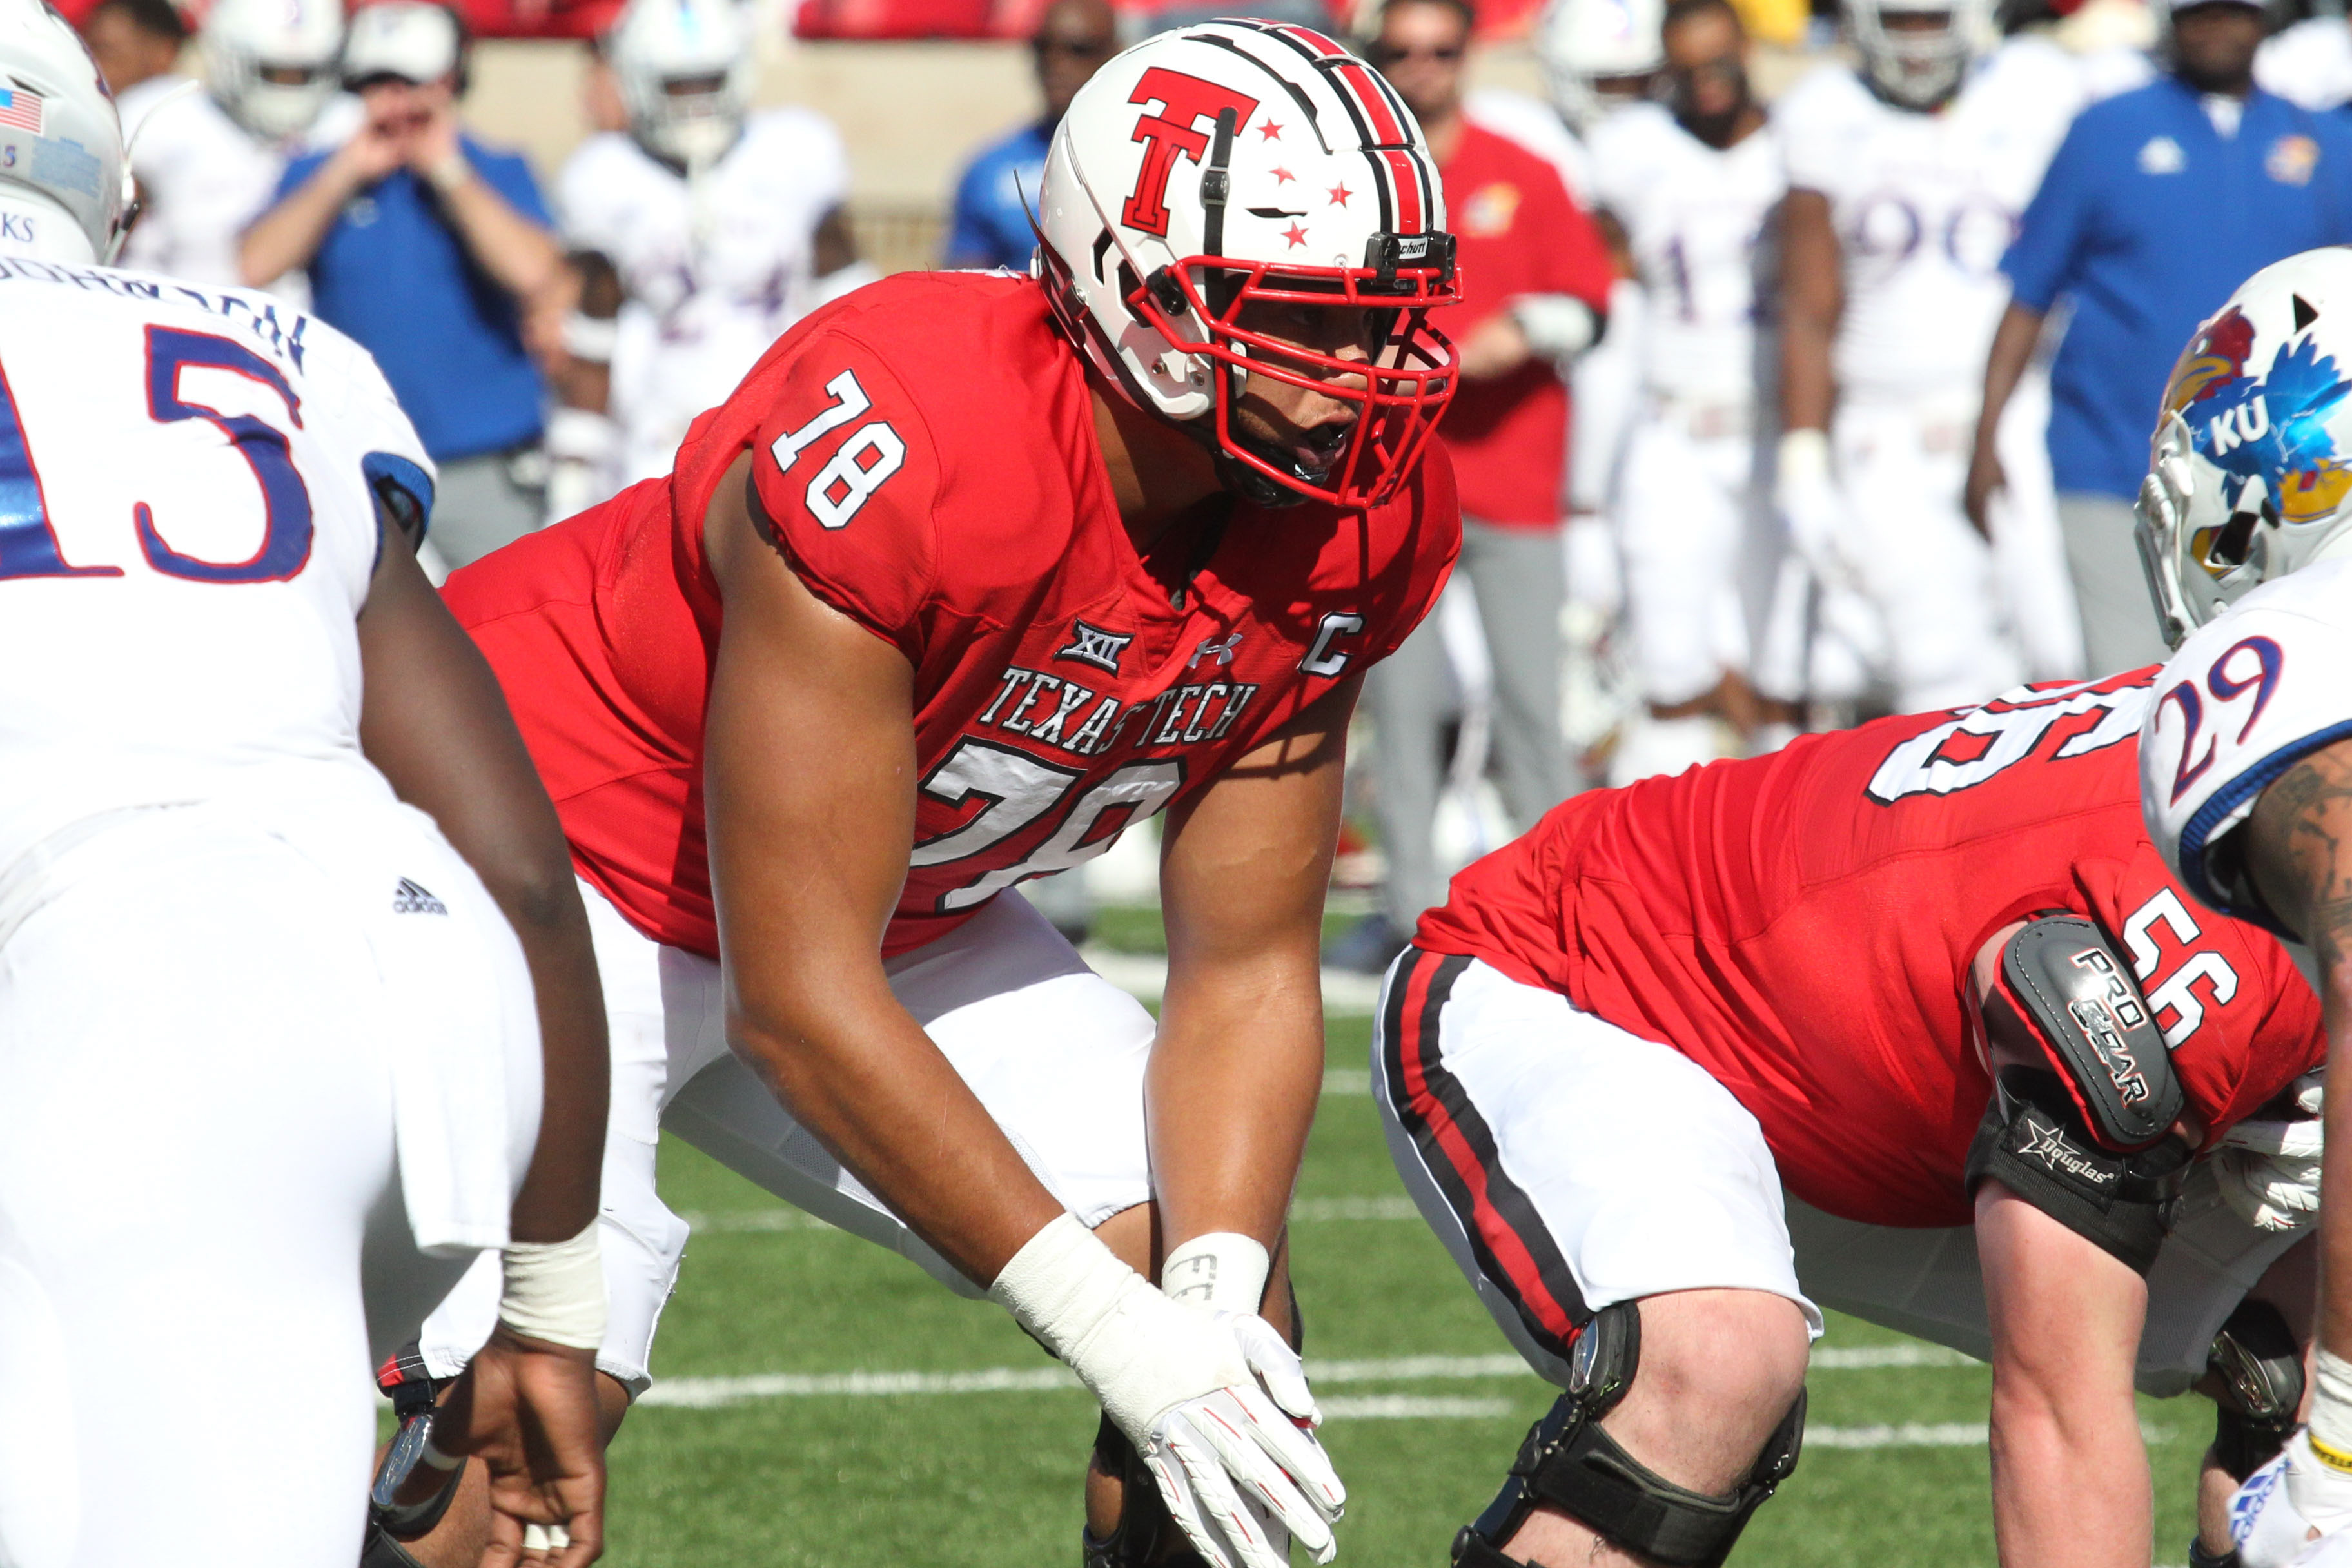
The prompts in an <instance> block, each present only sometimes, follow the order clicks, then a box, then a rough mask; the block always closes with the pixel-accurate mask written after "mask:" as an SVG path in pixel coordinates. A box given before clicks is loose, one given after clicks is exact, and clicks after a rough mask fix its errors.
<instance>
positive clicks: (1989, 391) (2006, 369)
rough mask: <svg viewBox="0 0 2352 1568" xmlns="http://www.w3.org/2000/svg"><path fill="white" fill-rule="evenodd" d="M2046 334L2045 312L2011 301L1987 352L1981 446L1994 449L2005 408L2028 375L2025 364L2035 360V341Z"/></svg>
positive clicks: (1979, 433)
mask: <svg viewBox="0 0 2352 1568" xmlns="http://www.w3.org/2000/svg"><path fill="white" fill-rule="evenodd" d="M2041 338H2042V312H2041V311H2039V310H2030V309H2028V308H2027V307H2025V306H2023V305H2021V304H2018V303H2017V302H2016V301H2015V300H2011V302H2010V306H2009V309H2008V310H2005V311H2003V312H2002V313H2001V318H2000V326H1999V327H1998V328H1996V329H1995V330H1994V331H1993V335H1992V349H1991V351H1990V353H1987V354H1986V356H1985V384H1984V402H1983V404H1982V405H1981V406H1980V407H1979V412H1978V415H1977V446H1978V447H1979V448H1981V449H1984V450H1990V449H1991V447H1992V444H1993V437H1994V435H1995V433H1996V432H1998V431H1999V429H2000V416H2001V411H2002V410H2003V409H2005V408H2007V407H2008V406H2009V400H2010V397H2011V395H2012V394H2014V393H2015V392H2016V391H2017V384H2018V383H2019V382H2020V381H2021V380H2022V379H2023V378H2024V375H2025V367H2026V366H2027V365H2028V364H2030V363H2032V360H2033V345H2034V344H2035V343H2037V342H2040V341H2041Z"/></svg>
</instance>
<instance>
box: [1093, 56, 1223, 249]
mask: <svg viewBox="0 0 2352 1568" xmlns="http://www.w3.org/2000/svg"><path fill="white" fill-rule="evenodd" d="M1128 101H1129V103H1140V104H1151V103H1157V104H1159V105H1160V112H1158V113H1157V114H1145V115H1144V116H1143V117H1142V118H1141V119H1139V120H1138V121H1136V122H1135V140H1136V141H1138V142H1143V143H1144V150H1143V168H1142V170H1141V172H1140V173H1139V174H1137V176H1136V180H1135V189H1134V190H1133V191H1131V192H1129V195H1128V198H1127V205H1126V206H1124V207H1123V208H1121V209H1120V211H1119V215H1118V216H1119V221H1120V222H1122V223H1124V224H1126V225H1127V226H1128V227H1129V228H1139V229H1141V230H1142V231H1143V232H1144V233H1146V234H1156V235H1158V236H1160V237H1161V238H1162V239H1165V238H1166V237H1168V181H1169V179H1170V177H1171V175H1173V174H1175V172H1176V160H1177V159H1178V158H1179V157H1180V156H1181V157H1185V158H1189V159H1191V160H1192V162H1193V163H1200V162H1201V161H1202V159H1203V158H1205V157H1206V156H1207V155H1208V152H1209V135H1210V132H1207V131H1203V130H1202V129H1201V121H1203V120H1205V121H1208V122H1209V124H1210V125H1211V126H1212V127H1213V126H1214V125H1215V124H1216V121H1217V116H1219V115H1220V114H1223V113H1224V112H1226V111H1227V110H1231V111H1232V112H1233V116H1234V134H1235V135H1239V134H1240V133H1241V130H1242V127H1243V126H1244V125H1247V124H1248V123H1249V118H1250V116H1251V115H1253V114H1255V113H1256V112H1257V100H1256V99H1254V98H1251V97H1250V96H1248V95H1247V94H1246V93H1239V92H1235V91H1234V89H1231V88H1229V87H1223V86H1220V85H1219V84H1217V83H1216V82H1213V81H1202V79H1200V78H1199V77H1196V76H1186V75H1185V74H1184V73H1183V72H1181V71H1172V70H1170V69H1168V68H1166V67H1165V66H1154V67H1152V68H1150V69H1149V70H1147V71H1145V72H1144V73H1143V76H1142V79H1140V80H1139V81H1138V82H1137V83H1136V84H1135V90H1134V91H1133V92H1132V93H1130V94H1129V95H1128Z"/></svg>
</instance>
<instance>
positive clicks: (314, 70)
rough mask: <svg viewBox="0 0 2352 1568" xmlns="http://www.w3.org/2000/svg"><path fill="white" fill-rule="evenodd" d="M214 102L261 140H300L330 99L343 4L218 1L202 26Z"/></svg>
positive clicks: (335, 82) (309, 0)
mask: <svg viewBox="0 0 2352 1568" xmlns="http://www.w3.org/2000/svg"><path fill="white" fill-rule="evenodd" d="M204 44H205V75H206V78H207V85H209V86H210V88H211V89H212V95H213V100H214V101H215V102H216V103H218V104H219V105H220V106H221V108H222V109H223V110H225V111H226V113H227V115H228V117H229V118H230V119H231V120H234V121H236V122H237V123H238V124H239V125H242V126H244V127H245V128H246V130H247V131H249V132H252V133H253V134H254V135H256V136H258V137H260V138H262V139H263V140H264V141H269V142H276V141H280V140H282V139H284V138H286V137H289V136H296V135H299V134H300V133H301V132H305V131H308V130H309V129H310V125H311V122H312V121H316V120H317V119H318V118H319V111H320V110H322V109H324V108H326V106H327V100H329V99H330V98H332V97H333V96H334V94H335V88H336V86H337V85H338V77H337V74H336V69H335V62H336V58H337V57H338V56H339V55H340V54H341V52H342V47H343V8H342V5H341V4H340V0H219V3H218V4H217V5H215V6H214V7H213V8H212V11H211V13H210V14H209V15H207V16H205V26H204Z"/></svg>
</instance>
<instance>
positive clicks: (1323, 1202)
mask: <svg viewBox="0 0 2352 1568" xmlns="http://www.w3.org/2000/svg"><path fill="white" fill-rule="evenodd" d="M678 1217H679V1218H681V1219H683V1220H685V1221H686V1223H687V1226H688V1228H689V1229H691V1230H692V1231H693V1232H694V1233H695V1234H696V1235H697V1236H756V1235H765V1234H772V1233H776V1232H781V1231H795V1230H830V1229H832V1228H833V1227H832V1226H828V1225H827V1224H825V1223H824V1221H823V1220H821V1219H819V1218H817V1217H816V1216H815V1215H806V1214H803V1213H802V1212H801V1211H800V1210H798V1209H793V1208H784V1207H782V1206H778V1207H775V1208H761V1209H728V1210H722V1211H720V1212H719V1213H716V1214H709V1213H705V1212H703V1211H701V1210H699V1209H688V1211H687V1212H686V1213H685V1214H683V1215H679V1216H678ZM1290 1217H1291V1219H1292V1221H1293V1222H1295V1223H1297V1224H1300V1225H1322V1224H1326V1223H1328V1222H1330V1221H1333V1220H1408V1219H1419V1218H1420V1217H1421V1211H1420V1210H1419V1209H1416V1208H1414V1207H1413V1206H1412V1199H1411V1198H1409V1197H1406V1196H1404V1195H1403V1194H1402V1193H1392V1194H1387V1195H1385V1196H1381V1197H1370V1198H1301V1199H1299V1200H1298V1201H1297V1203H1295V1204H1293V1205H1290Z"/></svg>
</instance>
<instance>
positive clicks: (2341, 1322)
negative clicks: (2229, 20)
mask: <svg viewBox="0 0 2352 1568" xmlns="http://www.w3.org/2000/svg"><path fill="white" fill-rule="evenodd" d="M2347 462H2352V250H2347V249H2343V248H2331V249H2326V250H2313V251H2306V252H2305V253H2304V254H2303V255H2300V256H2294V257H2290V258H2287V259H2286V260H2284V261H2282V262H2279V263H2277V264H2276V265H2274V266H2272V267H2267V268H2263V270H2262V271H2260V272H2258V273H2256V274H2254V276H2253V277H2252V278H2251V279H2248V280H2247V281H2246V282H2245V283H2244V284H2243V285H2242V287H2240V289H2238V291H2237V292H2236V293H2235V294H2233V295H2231V298H2230V300H2229V301H2228V302H2227V303H2226V304H2224V305H2223V307H2222V308H2221V310H2220V311H2218V312H2217V313H2216V314H2215V315H2214V317H2213V318H2212V320H2210V321H2207V322H2206V323H2205V324H2204V325H2203V326H2202V327H2201V328H2200V329H2199V331H2198V333H2197V335H2196V336H2195V337H2194V338H2193V339H2191V340H2190V342H2189V346H2188V347H2187V348H2186V349H2185V350H2184V351H2183V352H2182V353H2181V356H2180V359H2179V362H2178V363H2177V364H2176V365H2175V366H2174V369H2173V373H2172V383H2171V385H2170V386H2169V387H2168V389H2167V391H2166V394H2165V399H2164V405H2163V407H2162V410H2161V412H2160V413H2159V415H2158V425H2157V430H2156V436H2155V439H2154V441H2153V442H2152V443H2151V450H2150V462H2149V473H2148V477H2147V481H2146V483H2145V484H2144V485H2143V487H2142V489H2141V492H2140V503H2139V515H2140V522H2139V543H2140V550H2141V557H2142V559H2143V561H2144V562H2145V563H2147V569H2148V578H2149V584H2150V586H2151V588H2152V589H2153V591H2154V593H2155V595H2156V601H2157V607H2158V613H2159V616H2160V618H2161V619H2162V621H2163V623H2164V626H2165V630H2166V635H2167V637H2168V639H2169V640H2170V641H2171V642H2172V644H2173V645H2174V647H2176V648H2177V649H2178V650H2179V651H2178V652H2176V653H2175V654H2174V655H2173V657H2172V659H2171V661H2170V662H2169V663H2168V664H2167V665H2166V666H2165V667H2164V671H2163V674H2162V676H2161V677H2160V678H2159V679H2158V686H2157V700H2156V702H2155V704H2154V705H2153V706H2152V707H2151V708H2150V709H2149V711H2148V716H2147V727H2146V729H2145V731H2143V733H2142V735H2141V739H2140V773H2141V776H2140V791H2141V795H2140V800H2141V805H2142V806H2143V808H2144V809H2145V811H2146V812H2147V825H2148V830H2149V833H2150V834H2151V836H2152V837H2154V839H2155V841H2156V844H2157V846H2158V848H2159V849H2161V850H2162V851H2163V853H2164V855H2165V858H2166V859H2167V860H2168V861H2169V862H2170V863H2171V864H2172V865H2173V867H2174V868H2176V869H2177V870H2178V872H2179V877H2180V879H2181V881H2182V883H2183V884H2185V885H2186V886H2187V887H2188V888H2189V890H2190V891H2191V892H2193V893H2194V894H2195V895H2196V896H2197V898H2198V899H2199V900H2201V901H2202V902H2203V903H2205V904H2206V905H2208V906H2210V907H2211V908H2213V909H2217V910H2224V911H2226V912H2228V913H2230V914H2232V915H2235V916H2237V917H2239V918H2241V919H2242V920H2246V921H2252V922H2254V923H2256V924H2259V925H2262V926H2264V927H2267V928H2268V929H2269V930H2271V931H2276V932H2278V933H2279V934H2280V935H2282V936H2284V937H2287V938H2288V939H2289V940H2292V941H2296V942H2299V943H2302V944H2307V947H2308V952H2306V953H2305V957H2306V958H2308V959H2310V960H2313V961H2315V969H2316V972H2317V973H2318V975H2319V979H2320V984H2321V986H2322V994H2323V996H2324V998H2325V1001H2326V1014H2327V1018H2328V1023H2329V1033H2330V1035H2331V1036H2332V1037H2333V1046H2332V1049H2331V1057H2330V1065H2331V1067H2333V1066H2335V1065H2336V1056H2337V1054H2339V1053H2340V1052H2341V1050H2342V1041H2343V1040H2344V1038H2345V1035H2346V1031H2347V1024H2352V900H2347V888H2352V741H2347V735H2352V679H2347V669H2352V472H2347ZM2290 574H2292V575H2290ZM2281 579H2284V581H2281ZM2347 1103H2352V1100H2347V1097H2345V1096H2342V1095H2337V1096H2333V1097H2331V1099H2330V1103H2329V1105H2328V1107H2327V1120H2328V1121H2330V1122H2331V1123H2334V1122H2336V1121H2340V1120H2341V1119H2342V1118H2343V1117H2344V1116H2345V1115H2346V1114H2347V1110H2346V1106H2347ZM2333 1131H2336V1132H2337V1133H2339V1134H2340V1133H2342V1132H2343V1131H2344V1130H2343V1129H2342V1128H2340V1127H2337V1128H2334V1129H2333ZM2342 1180H2343V1173H2342V1172H2341V1171H2340V1170H2339V1171H2338V1172H2336V1173H2334V1174H2333V1175H2331V1176H2330V1177H2329V1178H2328V1182H2327V1187H2328V1189H2329V1190H2328V1192H2327V1197H2328V1198H2329V1200H2330V1201H2328V1202H2326V1203H2324V1204H2323V1205H2321V1215H2320V1221H2319V1228H2320V1247H2319V1250H2320V1252H2321V1255H2322V1263H2321V1274H2322V1278H2323V1279H2324V1281H2325V1282H2326V1283H2325V1289H2324V1292H2323V1298H2322V1301H2321V1306H2320V1314H2319V1320H2320V1329H2319V1336H2318V1340H2319V1342H2318V1345H2317V1348H2316V1353H2315V1356H2314V1358H2313V1371H2314V1374H2315V1375H2314V1377H2313V1389H2312V1398H2311V1403H2310V1405H2309V1409H2308V1413H2307V1414H2308V1421H2309V1425H2308V1426H2307V1427H2306V1429H2305V1431H2304V1432H2302V1433H2299V1434H2298V1435H2297V1436H2295V1438H2294V1441H2293V1442H2292V1443H2291V1444H2289V1445H2288V1447H2287V1451H2286V1452H2285V1453H2284V1455H2282V1456H2281V1457H2280V1458H2279V1459H2278V1460H2276V1461H2274V1462H2273V1464H2272V1465H2271V1466H2269V1467H2267V1468H2265V1469H2264V1470H2263V1471H2262V1472H2261V1473H2260V1474H2258V1475H2256V1476H2255V1477H2254V1478H2253V1479H2252V1480H2250V1481H2249V1482H2248V1483H2247V1484H2246V1486H2245V1488H2244V1489H2242V1491H2240V1492H2239V1494H2238V1495H2237V1497H2236V1498H2235V1499H2233V1500H2232V1501H2231V1508H2230V1520H2229V1531H2228V1541H2227V1542H2226V1543H2225V1542H2221V1541H2219V1540H2214V1541H2212V1542H2210V1543H2211V1544H2212V1545H2214V1546H2217V1547H2220V1546H2223V1545H2225V1544H2227V1545H2232V1546H2234V1547H2235V1549H2236V1552H2237V1555H2238V1557H2239V1558H2240V1559H2242V1562H2243V1563H2245V1564H2246V1568H2273V1565H2276V1564H2283V1563H2290V1562H2293V1563H2352V1291H2347V1288H2346V1281H2347V1279H2352V1203H2347V1202H2346V1201H2344V1194H2343V1190H2342ZM2320 1536H2324V1537H2325V1539H2323V1540H2318V1541H2317V1542H2316V1543H2314V1538H2315V1537H2320Z"/></svg>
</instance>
